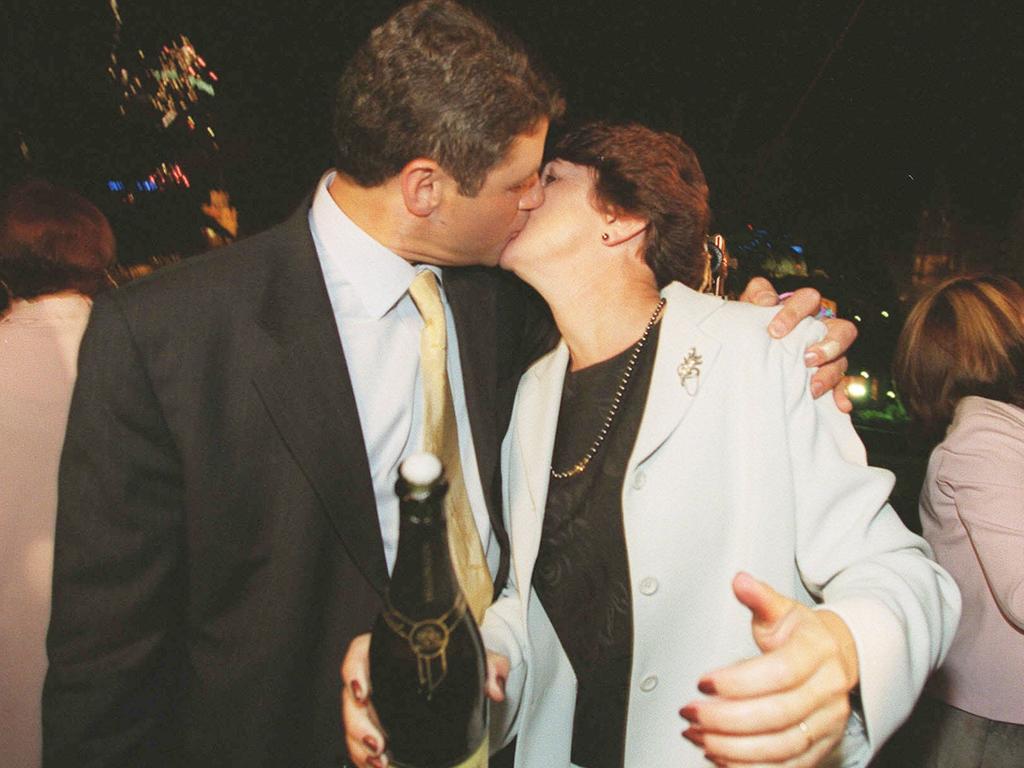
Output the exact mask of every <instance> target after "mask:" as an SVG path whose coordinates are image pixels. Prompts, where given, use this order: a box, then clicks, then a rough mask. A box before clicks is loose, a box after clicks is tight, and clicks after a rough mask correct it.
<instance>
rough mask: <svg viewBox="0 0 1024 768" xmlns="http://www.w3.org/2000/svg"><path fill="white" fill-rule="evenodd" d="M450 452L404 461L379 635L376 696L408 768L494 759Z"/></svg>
mask: <svg viewBox="0 0 1024 768" xmlns="http://www.w3.org/2000/svg"><path fill="white" fill-rule="evenodd" d="M447 490H448V484H447V482H446V481H445V480H444V478H443V476H442V466H441V462H440V461H439V460H438V459H437V457H436V456H434V455H433V454H429V453H418V454H414V455H412V456H410V457H408V458H407V459H406V460H405V461H403V462H402V465H401V467H400V468H399V478H398V482H397V483H396V485H395V491H396V493H397V494H398V497H399V514H400V527H399V535H398V555H397V558H396V560H395V567H394V570H393V572H392V575H391V584H390V586H389V588H388V593H387V599H386V602H385V605H384V609H383V610H382V611H381V614H380V616H379V617H378V618H377V622H376V624H375V625H374V628H373V636H372V639H371V641H370V682H371V685H372V688H373V694H372V695H373V704H374V707H375V708H376V710H377V714H378V716H379V718H380V723H381V726H382V729H383V731H384V734H385V736H386V737H387V743H388V751H389V753H390V756H391V763H392V765H395V766H399V768H455V767H456V766H457V767H458V768H464V767H465V768H469V767H470V766H472V768H477V767H478V766H486V765H487V700H486V696H485V694H484V683H485V681H486V667H485V659H484V650H483V643H482V642H481V640H480V631H479V629H478V628H477V625H476V622H475V621H474V619H473V615H472V613H471V612H470V610H469V608H468V606H467V605H466V598H465V596H464V595H463V593H462V590H461V589H460V588H459V582H458V579H457V578H456V575H455V571H454V569H453V567H452V560H451V555H450V554H449V550H448V533H447V524H446V521H445V514H444V497H445V493H446V492H447Z"/></svg>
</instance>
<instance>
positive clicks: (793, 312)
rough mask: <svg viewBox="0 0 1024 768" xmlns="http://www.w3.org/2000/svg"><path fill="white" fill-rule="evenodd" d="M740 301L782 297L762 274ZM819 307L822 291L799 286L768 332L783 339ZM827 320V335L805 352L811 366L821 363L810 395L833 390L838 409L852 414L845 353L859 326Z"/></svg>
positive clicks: (770, 301) (770, 303)
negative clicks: (845, 382)
mask: <svg viewBox="0 0 1024 768" xmlns="http://www.w3.org/2000/svg"><path fill="white" fill-rule="evenodd" d="M740 301H747V302H750V303H751V304H758V305H760V306H762V307H774V306H775V305H777V304H778V303H779V296H778V294H777V293H775V289H774V288H772V284H771V283H769V282H768V281H767V280H765V279H764V278H763V277H755V278H754V279H752V280H751V281H750V282H749V283H747V287H746V289H745V290H744V291H743V293H742V294H741V295H740ZM820 310H821V294H820V293H818V292H817V291H816V290H815V289H813V288H800V289H798V290H796V291H794V292H793V294H792V295H790V296H788V297H787V298H786V300H785V301H783V302H782V309H780V310H779V312H778V314H776V315H775V318H774V319H773V320H772V322H771V324H770V325H769V326H768V332H769V333H770V334H771V335H772V336H773V337H775V338H776V339H780V338H782V337H783V336H785V335H786V334H787V333H789V332H790V331H792V330H793V329H794V328H796V326H797V324H798V323H799V322H800V321H801V320H803V319H804V318H805V317H814V316H815V315H817V314H818V312H819V311H820ZM824 323H825V327H826V329H827V333H826V335H825V338H823V339H822V340H821V341H819V342H818V343H817V344H812V345H811V346H809V347H808V348H807V350H806V351H805V353H804V360H805V362H806V363H807V365H808V366H815V365H816V366H818V370H817V371H816V372H815V374H814V376H813V377H812V378H811V394H812V395H813V396H814V397H820V396H821V395H822V394H824V393H825V392H828V391H829V390H830V389H831V390H832V396H833V397H834V398H835V400H836V405H837V406H838V407H839V410H841V411H843V412H844V413H849V412H850V411H851V410H853V403H851V402H850V398H849V397H847V396H846V388H845V386H844V376H845V375H846V366H847V360H846V356H845V355H846V351H847V350H848V349H849V348H850V346H851V345H852V344H853V342H854V341H855V340H856V338H857V326H855V325H854V324H853V323H851V322H850V321H849V320H840V319H839V318H829V319H826V320H824Z"/></svg>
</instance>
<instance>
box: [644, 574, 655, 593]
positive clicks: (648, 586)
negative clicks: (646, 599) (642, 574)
mask: <svg viewBox="0 0 1024 768" xmlns="http://www.w3.org/2000/svg"><path fill="white" fill-rule="evenodd" d="M657 591H658V580H657V579H656V578H654V577H653V576H648V577H647V578H645V579H644V580H643V581H641V582H640V592H641V594H644V595H653V594H654V593H655V592H657Z"/></svg>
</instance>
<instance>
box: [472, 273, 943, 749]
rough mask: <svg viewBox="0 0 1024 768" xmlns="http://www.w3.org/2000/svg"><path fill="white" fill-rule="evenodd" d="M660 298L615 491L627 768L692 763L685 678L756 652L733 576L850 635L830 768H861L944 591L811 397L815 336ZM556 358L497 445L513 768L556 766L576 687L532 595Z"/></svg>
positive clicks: (924, 553)
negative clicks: (627, 661) (843, 713)
mask: <svg viewBox="0 0 1024 768" xmlns="http://www.w3.org/2000/svg"><path fill="white" fill-rule="evenodd" d="M662 295H663V296H664V297H665V298H666V299H667V304H666V307H665V310H664V315H663V318H662V321H661V323H662V327H661V331H660V334H659V338H658V349H657V355H656V359H655V363H654V372H653V375H652V379H651V385H650V391H649V393H648V402H647V408H646V411H645V415H644V417H643V419H642V422H641V425H640V431H639V433H638V435H637V439H636V445H635V447H634V449H633V453H632V456H631V457H630V460H629V464H628V466H627V470H626V476H625V478H624V482H623V488H622V510H623V522H624V527H625V533H626V547H627V551H628V555H629V567H630V574H631V580H632V601H633V632H634V646H633V671H632V679H631V686H630V693H629V717H628V725H627V732H626V761H625V762H626V766H627V768H634V767H637V768H639V767H641V766H667V765H672V766H705V765H709V763H707V762H706V761H705V759H704V757H703V754H702V752H701V750H700V749H698V748H697V747H695V746H694V745H692V744H691V743H690V742H689V741H688V740H686V739H684V738H683V737H682V736H681V735H680V733H681V731H682V730H683V729H684V728H685V723H684V721H683V720H682V719H681V718H680V716H679V714H678V711H679V708H680V707H681V706H682V705H683V704H685V703H686V702H687V701H690V700H691V699H693V698H694V697H695V696H697V695H698V694H697V681H698V679H699V678H700V677H701V676H702V675H703V674H705V673H707V672H710V671H712V670H714V669H716V668H718V667H721V666H724V665H727V664H731V663H733V662H735V661H737V660H739V659H743V658H747V657H751V656H755V655H758V653H759V651H758V649H757V646H756V645H755V644H754V641H753V638H752V636H751V630H750V613H749V611H748V610H747V609H746V608H744V607H743V606H742V605H741V604H740V603H739V602H738V601H737V600H736V598H735V597H734V596H733V594H732V590H731V582H732V579H733V576H734V575H735V574H736V573H737V572H738V571H740V570H744V571H747V572H749V573H750V574H751V575H753V576H754V577H756V578H758V579H761V580H763V581H765V582H767V583H769V584H770V585H771V586H772V587H773V588H775V589H776V590H778V591H779V592H781V593H783V594H786V595H790V596H792V597H793V598H794V599H797V600H800V601H802V602H804V603H806V604H807V605H825V606H827V607H828V608H829V609H830V610H832V611H835V612H836V613H837V614H838V615H839V616H841V617H842V618H843V619H844V621H845V622H846V623H847V624H848V625H849V627H850V630H851V631H852V633H853V636H854V639H855V641H856V644H857V652H858V656H859V660H860V694H861V701H862V707H863V709H862V711H863V723H862V722H861V719H860V716H859V713H858V715H857V716H855V717H852V718H851V721H850V725H849V727H848V728H847V737H846V738H845V739H844V741H843V743H842V747H841V749H839V750H837V751H836V754H835V756H834V761H835V762H834V763H830V764H844V765H864V764H866V763H867V762H868V760H869V758H870V756H871V754H872V753H873V752H874V751H876V750H877V749H878V747H879V746H881V744H882V743H883V742H884V741H885V740H886V739H887V738H888V737H889V736H890V735H891V734H892V732H893V731H894V730H895V729H896V728H897V727H898V726H899V725H900V723H901V722H902V721H903V720H904V719H905V718H906V716H907V715H908V714H909V712H910V710H911V708H912V707H913V704H914V702H915V700H916V699H917V696H918V694H919V692H920V691H921V688H922V686H923V684H924V682H925V680H926V678H927V677H928V674H929V672H930V671H931V670H932V669H934V668H935V667H936V666H937V665H938V663H939V662H940V661H941V659H942V657H943V656H944V654H945V652H946V650H947V649H948V647H949V644H950V642H951V640H952V638H953V635H954V632H955V630H956V624H957V620H958V618H959V612H960V595H959V592H958V591H957V588H956V586H955V584H954V583H953V581H952V579H951V578H950V577H949V575H948V574H947V573H946V572H945V571H943V570H942V569H941V568H940V567H939V566H937V565H936V564H935V563H934V562H933V561H932V560H931V550H930V549H929V547H928V545H927V544H926V543H925V541H924V540H923V539H921V538H920V537H918V536H915V535H914V534H912V533H910V532H909V531H908V530H907V529H906V528H905V527H904V526H903V524H902V523H901V522H900V520H899V518H898V517H897V515H896V513H895V512H894V511H893V509H892V508H891V507H890V506H889V505H888V503H887V501H886V499H887V498H888V495H889V491H890V489H891V488H892V484H893V476H892V474H891V473H890V472H888V471H886V470H882V469H877V468H872V467H868V466H866V462H865V452H864V447H863V445H862V444H861V442H860V440H859V439H858V438H857V435H856V433H855V432H854V430H853V427H852V425H851V424H850V420H849V418H848V417H847V416H845V415H843V414H842V413H841V412H840V411H839V410H838V409H837V408H836V406H835V404H834V402H833V399H832V398H831V397H828V396H826V397H823V398H820V399H819V400H813V399H812V398H811V396H810V394H809V377H810V372H809V371H808V369H807V368H806V367H805V365H804V361H803V350H804V348H805V346H806V345H807V344H808V343H811V342H812V341H815V340H817V339H818V338H820V337H821V334H822V331H823V326H822V325H821V324H820V323H817V322H814V321H810V320H807V321H805V322H804V323H803V324H802V325H801V326H800V327H799V328H798V329H797V330H796V331H795V332H793V333H791V334H790V335H789V336H787V337H785V338H784V339H781V340H777V341H776V340H772V339H771V338H770V337H769V336H768V333H767V331H766V327H767V324H768V321H769V320H770V319H771V318H772V317H773V315H774V313H775V310H774V309H772V308H769V309H765V308H759V307H755V306H752V305H750V304H744V303H739V302H723V301H722V300H720V299H717V298H714V297H710V296H705V295H702V294H698V293H696V292H694V291H692V290H690V289H689V288H686V287H684V286H682V285H680V284H672V285H669V286H667V287H666V288H665V289H664V290H663V291H662ZM698 357H699V360H697V358H698ZM568 359H569V355H568V350H567V348H566V346H565V343H564V341H563V342H562V343H561V344H560V345H559V346H558V347H557V348H556V349H555V350H553V351H552V352H551V353H550V354H548V355H547V356H545V357H544V358H542V359H540V360H539V361H537V363H536V364H534V366H533V367H532V368H530V370H529V371H527V373H526V374H524V376H523V378H522V381H521V382H520V385H519V391H518V394H517V396H516V404H515V409H514V412H513V415H512V422H511V425H510V427H509V432H508V434H507V435H506V437H505V441H504V444H503V448H502V471H503V478H504V479H503V482H504V484H505V487H504V496H505V514H506V524H507V526H508V530H509V535H510V536H511V545H512V573H511V576H510V580H509V584H508V586H507V588H506V589H505V591H504V593H503V595H502V597H501V598H500V599H499V600H498V601H497V602H496V603H495V604H494V605H493V606H492V607H491V609H490V610H488V612H487V615H486V617H485V620H484V622H483V632H484V641H485V644H486V645H487V647H488V648H489V649H491V650H495V651H498V652H500V653H504V654H506V655H508V656H509V658H510V660H511V662H512V667H513V670H512V674H511V676H510V679H509V684H508V700H507V704H506V705H503V706H500V707H494V708H493V712H492V720H493V725H492V741H493V742H495V743H501V742H503V741H507V740H509V739H510V738H511V736H513V735H516V734H518V742H517V748H516V766H517V767H518V768H561V767H564V766H569V765H570V759H569V757H570V747H571V741H572V721H573V708H574V705H575V697H576V679H575V675H574V674H573V670H572V666H571V665H570V663H569V660H568V659H567V657H566V655H565V652H564V651H563V650H562V647H561V645H560V643H559V641H558V638H557V635H556V634H555V631H554V629H553V627H552V626H551V623H550V622H549V620H548V618H547V616H546V615H545V613H544V610H543V607H542V606H541V603H540V601H539V599H538V598H537V595H536V592H534V590H533V589H532V588H531V587H530V584H531V579H532V573H533V566H534V562H535V559H536V556H537V549H538V545H539V542H540V536H541V527H542V518H543V515H544V510H545V504H546V498H547V489H548V478H549V473H550V464H551V455H552V446H553V444H554V440H555V428H556V425H557V422H558V409H559V405H560V402H561V394H562V382H563V379H564V377H565V371H566V367H567V363H568ZM684 361H689V362H688V363H686V362H684ZM687 369H689V372H690V375H689V376H685V375H684V374H686V372H687ZM865 730H866V734H865Z"/></svg>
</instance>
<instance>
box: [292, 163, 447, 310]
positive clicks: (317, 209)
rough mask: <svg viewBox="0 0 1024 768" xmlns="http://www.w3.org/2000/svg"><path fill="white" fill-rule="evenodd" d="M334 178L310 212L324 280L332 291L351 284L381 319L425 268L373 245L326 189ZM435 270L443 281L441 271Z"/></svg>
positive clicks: (325, 183) (324, 183)
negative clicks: (338, 286) (337, 287)
mask: <svg viewBox="0 0 1024 768" xmlns="http://www.w3.org/2000/svg"><path fill="white" fill-rule="evenodd" d="M335 173H336V172H335V171H330V172H328V173H327V174H325V175H324V176H323V178H321V179H320V183H319V184H317V189H316V194H315V195H314V196H313V205H312V208H311V209H310V225H311V229H312V231H313V238H314V240H315V241H316V243H317V251H318V253H319V254H320V262H321V266H322V268H323V272H324V280H325V281H326V283H327V289H328V291H332V290H333V288H334V287H336V286H337V285H339V284H348V285H350V286H351V287H352V288H353V289H354V292H355V294H356V295H357V296H358V297H359V300H360V301H361V302H362V304H363V307H364V308H365V309H366V311H367V313H368V314H369V315H370V316H371V317H374V318H376V319H380V318H382V317H383V316H384V315H386V314H387V313H388V312H389V311H390V310H391V308H392V307H394V306H395V304H397V303H398V302H399V300H401V298H402V297H403V296H404V295H405V293H406V291H408V290H409V285H410V284H411V283H412V280H413V277H415V276H416V272H417V271H418V270H419V269H421V268H422V267H420V268H418V267H414V266H413V265H412V264H410V263H409V262H407V261H406V260H405V259H403V258H402V257H401V256H399V255H398V254H397V253H395V252H394V251H392V250H390V249H389V248H387V247H385V246H384V245H382V244H381V243H379V242H377V241H376V240H374V239H373V238H372V237H370V236H369V235H368V234H367V233H366V232H364V231H363V230H362V229H360V228H359V227H358V226H357V225H356V224H355V222H353V221H352V219H350V218H349V217H348V216H346V215H345V212H344V211H342V210H341V208H340V207H339V206H338V204H337V203H336V202H334V198H332V197H331V194H330V192H328V190H327V188H328V187H329V186H330V184H331V181H333V180H334V174H335ZM430 269H431V270H432V271H433V272H434V273H435V274H436V275H437V276H438V281H439V282H440V278H441V270H439V269H435V268H432V267H431V268H430ZM442 295H443V292H442Z"/></svg>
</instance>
